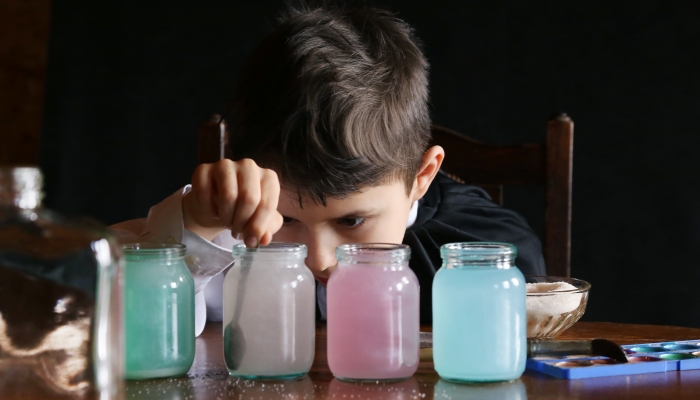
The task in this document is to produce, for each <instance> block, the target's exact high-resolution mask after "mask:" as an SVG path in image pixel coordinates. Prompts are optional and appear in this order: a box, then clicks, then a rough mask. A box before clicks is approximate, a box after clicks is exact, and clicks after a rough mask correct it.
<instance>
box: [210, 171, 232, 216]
mask: <svg viewBox="0 0 700 400" xmlns="http://www.w3.org/2000/svg"><path fill="white" fill-rule="evenodd" d="M211 180H212V181H213V184H212V188H211V190H210V193H212V194H213V198H214V201H213V203H214V204H215V206H216V208H217V210H215V211H216V216H217V217H218V218H219V220H221V223H222V224H223V225H224V226H226V227H227V228H230V227H231V220H232V219H233V215H234V213H235V211H236V201H237V199H238V179H237V176H236V167H235V165H234V164H233V162H231V161H230V160H221V161H218V162H216V163H215V164H213V166H212V172H211Z"/></svg>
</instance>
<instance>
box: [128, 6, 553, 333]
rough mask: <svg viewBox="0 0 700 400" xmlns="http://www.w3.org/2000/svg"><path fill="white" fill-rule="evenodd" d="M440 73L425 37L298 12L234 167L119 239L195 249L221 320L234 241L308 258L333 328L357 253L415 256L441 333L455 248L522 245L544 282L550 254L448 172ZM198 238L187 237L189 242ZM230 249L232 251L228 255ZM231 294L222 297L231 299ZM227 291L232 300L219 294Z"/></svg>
mask: <svg viewBox="0 0 700 400" xmlns="http://www.w3.org/2000/svg"><path fill="white" fill-rule="evenodd" d="M427 70H428V63H427V61H426V59H425V58H424V56H423V53H422V51H421V49H420V47H419V45H418V41H417V39H416V38H415V37H414V36H413V33H412V30H411V28H410V27H409V26H408V25H407V24H405V23H404V22H403V21H401V20H399V19H397V18H395V17H394V16H392V15H391V14H389V13H387V12H385V11H380V10H376V9H367V8H363V9H349V10H340V9H335V8H311V7H308V6H303V7H301V8H299V9H291V10H289V11H288V14H287V15H286V16H285V17H284V18H283V19H282V20H281V21H280V24H279V25H278V26H277V27H276V28H275V29H274V30H273V31H272V32H271V33H270V34H269V35H268V36H267V37H266V38H265V39H264V40H263V42H262V43H261V44H260V46H259V47H258V48H257V49H256V50H255V51H254V53H253V54H252V55H251V57H250V58H249V59H248V60H247V62H246V64H245V66H244V69H243V72H242V77H241V79H240V82H239V84H238V86H237V88H236V91H235V93H234V99H233V107H232V111H231V113H230V115H227V116H226V119H227V121H228V126H229V146H230V150H231V154H233V157H232V159H233V160H236V161H232V160H222V161H219V162H216V163H213V164H203V165H200V166H199V167H198V168H197V169H196V170H195V172H194V174H193V177H192V185H191V187H186V188H184V189H183V190H181V191H179V192H178V193H176V194H174V195H173V196H170V197H169V198H168V199H166V200H165V201H163V202H161V203H160V204H159V205H157V206H155V207H153V208H152V209H151V211H150V213H149V217H148V219H147V220H145V221H144V220H135V221H128V222H126V223H122V224H118V225H116V226H115V228H116V229H118V230H119V231H120V233H122V234H123V235H128V236H131V237H132V238H133V237H136V236H138V237H140V238H141V239H140V240H160V241H162V240H174V241H179V242H183V243H185V244H186V245H187V247H188V259H187V261H188V264H189V266H190V269H191V270H192V272H193V275H194V276H195V283H196V291H198V292H199V291H201V290H202V288H203V287H204V286H205V285H206V284H207V281H208V280H209V279H210V278H211V276H213V275H216V274H218V275H217V277H216V278H215V281H214V282H212V283H211V284H209V286H208V288H207V290H206V291H205V293H204V295H202V294H201V293H200V294H199V295H198V302H197V307H198V311H197V317H198V318H197V319H198V331H200V330H201V328H203V324H204V319H203V314H204V310H203V307H204V302H203V297H205V298H206V303H207V310H208V311H207V312H208V314H209V318H210V319H213V320H217V319H218V320H220V319H221V301H222V300H221V294H220V290H221V289H220V286H221V280H222V277H221V276H222V275H223V274H220V273H219V272H220V271H222V270H223V269H225V268H226V267H227V265H229V263H230V262H231V254H230V250H229V249H230V248H231V247H230V246H231V245H232V244H233V243H234V240H233V238H232V236H234V237H238V238H240V239H241V240H244V242H245V244H246V245H247V246H257V245H266V244H268V243H270V241H272V240H275V241H287V242H300V243H304V244H305V245H306V246H307V247H308V257H307V259H306V264H307V266H308V267H309V268H310V269H311V271H312V272H313V274H314V276H315V277H316V279H317V280H318V282H319V283H320V285H317V295H318V296H317V297H318V306H319V307H318V312H319V314H320V316H321V317H322V318H324V319H325V314H326V310H325V284H326V282H327V281H328V278H329V277H330V275H331V273H332V272H333V270H334V268H335V266H336V264H337V261H336V260H335V248H336V246H338V245H340V244H343V243H358V242H387V243H405V244H408V245H409V246H410V247H411V251H412V255H411V260H410V266H411V268H412V269H413V271H414V272H415V273H416V275H417V277H418V279H419V281H420V283H421V303H420V304H421V309H420V313H421V322H422V323H430V322H431V320H432V312H431V297H432V293H431V283H432V277H433V275H434V274H435V272H436V270H437V269H438V268H439V267H440V265H441V259H440V253H439V248H440V246H441V245H443V244H445V243H450V242H461V241H502V242H509V243H513V244H515V245H517V247H518V258H517V261H516V264H517V266H518V267H519V268H520V269H521V270H522V272H523V273H525V274H539V275H544V274H545V269H544V262H543V259H542V254H541V246H540V242H539V240H538V239H537V237H536V235H535V234H534V233H533V232H532V230H531V229H530V228H529V227H528V226H527V223H526V222H525V221H524V219H523V218H522V217H520V216H519V215H517V214H516V213H514V212H512V211H509V210H506V209H503V208H500V207H498V206H497V205H495V204H494V203H493V202H491V201H490V199H489V198H488V196H487V195H486V194H485V192H483V191H482V190H481V189H479V188H476V187H473V186H467V185H461V184H458V183H456V182H454V181H452V180H451V179H449V178H448V177H446V176H445V175H443V174H442V173H441V172H440V165H441V163H442V160H443V157H444V155H445V153H444V150H443V149H442V148H440V147H439V146H434V147H430V148H428V141H429V138H430V116H429V113H428V76H427V75H428V73H427ZM183 227H184V229H183ZM217 244H218V245H220V246H217ZM217 289H218V290H217ZM217 292H218V293H217Z"/></svg>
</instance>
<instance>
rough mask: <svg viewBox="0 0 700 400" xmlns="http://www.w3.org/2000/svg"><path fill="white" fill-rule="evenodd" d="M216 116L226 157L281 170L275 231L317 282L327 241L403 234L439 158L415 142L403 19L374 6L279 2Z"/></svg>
mask: <svg viewBox="0 0 700 400" xmlns="http://www.w3.org/2000/svg"><path fill="white" fill-rule="evenodd" d="M226 119H227V121H228V123H229V146H230V150H231V154H232V155H233V158H234V159H242V158H252V159H253V160H255V161H256V162H257V163H258V164H259V165H260V166H263V167H267V168H271V169H273V170H275V171H276V172H277V174H278V176H279V178H280V182H281V186H282V189H283V190H282V195H281V196H280V202H279V206H278V211H279V212H280V213H281V214H282V215H283V216H285V224H284V226H283V227H282V229H281V230H280V231H279V232H277V234H275V236H274V240H279V241H294V242H302V243H305V244H306V245H307V246H308V248H309V256H308V257H307V265H309V267H310V268H311V269H312V271H314V274H315V275H316V276H317V278H319V280H321V281H322V282H323V281H324V280H325V279H327V277H328V275H329V274H330V270H331V269H332V266H333V265H334V264H335V257H334V249H335V247H336V246H337V245H339V244H342V243H351V242H393V243H397V242H398V243H400V242H401V241H402V239H403V234H404V231H405V228H406V221H407V218H408V215H409V210H410V209H411V205H412V204H413V202H414V201H415V200H417V199H418V198H420V197H422V195H423V194H424V193H425V190H427V186H428V185H429V184H430V181H432V178H433V177H434V175H435V173H436V172H437V169H438V168H439V166H440V162H441V160H442V154H443V153H442V150H441V149H439V148H438V149H439V150H435V149H434V148H433V149H431V150H430V151H426V149H427V146H428V141H429V139H430V116H429V112H428V63H427V61H426V59H425V57H424V56H423V53H422V51H421V49H420V45H419V43H418V41H417V39H416V38H415V37H414V36H413V33H412V29H411V28H410V27H409V26H408V25H407V24H406V23H404V22H403V21H401V20H399V19H397V18H395V17H394V16H393V15H391V14H390V13H388V12H386V11H381V10H376V9H370V8H362V9H347V10H343V9H339V8H326V7H320V8H312V7H308V6H302V7H300V8H297V9H290V10H288V11H287V14H286V15H285V16H284V17H283V18H282V19H281V20H280V23H279V25H278V26H277V27H276V28H275V29H274V30H273V31H272V32H271V33H270V34H269V35H267V37H266V38H265V39H264V40H263V42H262V43H261V44H260V45H259V46H258V48H257V49H256V50H255V51H254V53H253V54H252V56H251V57H250V58H249V59H248V60H247V62H246V64H245V65H244V69H243V72H242V76H241V79H240V81H239V84H238V86H237V88H236V91H235V93H234V98H233V104H232V112H231V113H230V115H227V116H226ZM324 271H325V272H324Z"/></svg>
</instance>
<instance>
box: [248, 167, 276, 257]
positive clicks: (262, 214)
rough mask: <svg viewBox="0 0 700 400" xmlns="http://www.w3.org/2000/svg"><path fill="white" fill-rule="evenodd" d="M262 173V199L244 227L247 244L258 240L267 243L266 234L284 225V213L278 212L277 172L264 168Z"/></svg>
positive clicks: (260, 242)
mask: <svg viewBox="0 0 700 400" xmlns="http://www.w3.org/2000/svg"><path fill="white" fill-rule="evenodd" d="M260 175H261V177H260V201H259V203H258V206H257V208H256V209H255V212H254V213H253V215H252V216H251V217H250V219H249V220H248V221H247V222H246V225H245V227H244V234H245V238H246V245H248V244H252V245H255V244H254V242H255V241H256V240H257V242H258V243H259V244H267V243H264V242H265V241H264V240H263V239H264V238H263V236H264V234H265V233H266V232H270V234H273V233H275V232H277V230H279V228H280V227H281V226H282V225H281V223H280V221H282V215H280V213H279V212H277V203H278V201H279V196H280V185H279V180H278V179H277V174H276V173H275V172H274V171H271V170H269V169H262V170H261V173H260ZM249 242H250V243H249ZM268 243H269V242H268Z"/></svg>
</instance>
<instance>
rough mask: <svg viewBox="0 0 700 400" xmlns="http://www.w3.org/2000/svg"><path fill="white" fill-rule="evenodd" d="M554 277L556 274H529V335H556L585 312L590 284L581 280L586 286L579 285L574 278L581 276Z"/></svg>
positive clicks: (543, 337)
mask: <svg viewBox="0 0 700 400" xmlns="http://www.w3.org/2000/svg"><path fill="white" fill-rule="evenodd" d="M531 278H532V279H531ZM535 278H539V279H535ZM552 278H555V277H529V278H528V277H526V281H528V282H529V283H527V284H526V291H527V298H526V307H527V337H528V338H541V339H545V338H546V339H551V338H554V337H556V336H557V335H558V334H560V333H561V332H563V331H564V330H566V329H567V328H569V327H570V326H571V325H572V324H573V323H574V322H576V321H577V320H578V319H579V318H580V317H581V315H583V311H584V310H585V307H586V302H587V299H588V288H589V287H590V285H588V284H587V283H585V282H583V281H579V282H583V283H585V287H580V286H581V285H578V286H579V287H577V286H576V285H575V284H576V282H573V281H578V280H574V279H570V278H558V279H561V280H560V281H555V280H553V279H552ZM564 280H568V281H572V283H574V284H572V283H569V282H565V281H564ZM533 281H534V282H533Z"/></svg>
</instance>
